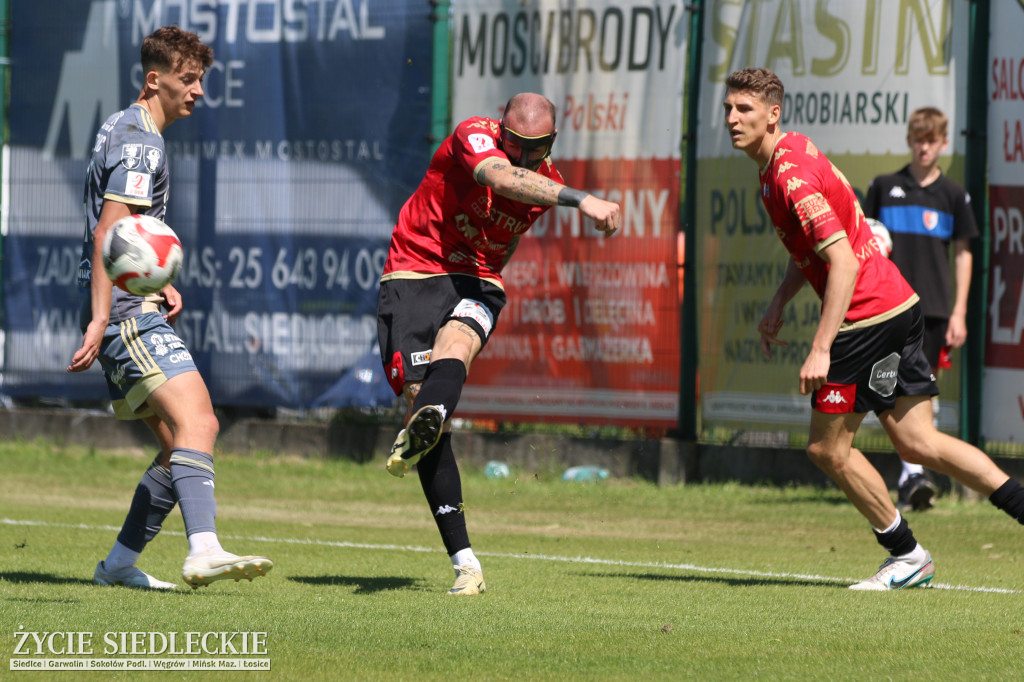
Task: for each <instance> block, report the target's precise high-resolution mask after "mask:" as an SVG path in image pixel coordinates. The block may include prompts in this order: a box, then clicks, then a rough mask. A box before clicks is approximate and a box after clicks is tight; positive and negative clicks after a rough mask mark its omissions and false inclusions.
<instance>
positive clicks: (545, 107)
mask: <svg viewBox="0 0 1024 682" xmlns="http://www.w3.org/2000/svg"><path fill="white" fill-rule="evenodd" d="M502 121H504V122H505V125H506V126H508V127H509V128H512V129H513V130H516V131H517V132H519V133H521V134H523V135H527V136H530V137H534V136H539V135H547V134H548V133H550V132H551V131H553V130H554V129H555V105H554V104H552V103H551V100H549V99H548V98H547V97H545V96H544V95H538V94H537V93H535V92H521V93H519V94H518V95H513V96H512V99H510V100H509V101H508V104H506V105H505V113H504V114H503V115H502Z"/></svg>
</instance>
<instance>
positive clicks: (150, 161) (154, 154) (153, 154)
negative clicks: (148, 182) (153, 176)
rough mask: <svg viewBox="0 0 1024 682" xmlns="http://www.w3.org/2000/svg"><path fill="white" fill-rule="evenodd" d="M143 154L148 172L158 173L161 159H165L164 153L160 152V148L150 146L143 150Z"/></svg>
mask: <svg viewBox="0 0 1024 682" xmlns="http://www.w3.org/2000/svg"><path fill="white" fill-rule="evenodd" d="M143 152H144V156H143V163H145V164H146V170H148V171H149V172H150V173H156V169H157V168H159V167H160V159H161V158H162V157H163V152H162V151H160V148H159V147H150V146H149V145H148V144H147V145H146V146H145V147H144V148H143Z"/></svg>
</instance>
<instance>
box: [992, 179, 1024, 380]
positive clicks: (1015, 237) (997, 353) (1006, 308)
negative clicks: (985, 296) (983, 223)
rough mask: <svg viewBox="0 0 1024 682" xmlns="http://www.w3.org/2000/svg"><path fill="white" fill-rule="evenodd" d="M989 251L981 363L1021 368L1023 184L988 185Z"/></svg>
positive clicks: (1023, 330)
mask: <svg viewBox="0 0 1024 682" xmlns="http://www.w3.org/2000/svg"><path fill="white" fill-rule="evenodd" d="M989 202H990V210H991V215H990V221H991V223H990V225H991V230H992V251H991V254H990V256H989V258H990V261H989V263H990V270H989V272H990V278H991V279H990V281H989V301H988V311H989V315H988V318H989V326H988V333H987V334H986V335H985V365H986V367H990V368H997V367H998V368H1005V369H1024V339H1022V337H1024V187H998V186H995V185H993V186H990V187H989Z"/></svg>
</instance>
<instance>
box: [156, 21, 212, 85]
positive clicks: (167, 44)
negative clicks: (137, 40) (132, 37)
mask: <svg viewBox="0 0 1024 682" xmlns="http://www.w3.org/2000/svg"><path fill="white" fill-rule="evenodd" d="M141 54H142V70H143V71H144V72H146V73H149V72H150V71H153V70H158V71H177V70H179V69H181V68H182V67H183V66H184V65H185V64H186V63H188V62H195V63H196V64H199V65H200V66H202V67H203V68H204V69H208V68H210V65H211V64H213V48H212V47H210V46H209V45H206V44H204V43H203V41H201V40H200V39H199V36H198V34H196V33H193V32H192V31H186V30H184V29H182V28H180V27H178V26H164V27H162V28H158V29H157V30H155V31H153V32H152V33H150V34H149V35H148V36H146V37H145V38H143V39H142V49H141Z"/></svg>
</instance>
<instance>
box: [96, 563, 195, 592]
mask: <svg viewBox="0 0 1024 682" xmlns="http://www.w3.org/2000/svg"><path fill="white" fill-rule="evenodd" d="M92 581H93V582H94V583H96V584H97V585H124V586H125V587H134V588H138V589H142V590H176V589H178V586H177V585H175V584H174V583H168V582H164V581H163V580H157V579H156V578H154V577H153V576H151V575H149V574H148V573H144V572H143V571H141V570H139V569H138V568H136V567H135V566H126V567H124V568H120V569H118V570H116V571H108V570H107V566H106V564H104V563H103V562H102V561H101V562H99V563H98V564H96V571H95V572H94V573H93V574H92Z"/></svg>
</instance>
